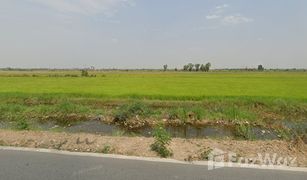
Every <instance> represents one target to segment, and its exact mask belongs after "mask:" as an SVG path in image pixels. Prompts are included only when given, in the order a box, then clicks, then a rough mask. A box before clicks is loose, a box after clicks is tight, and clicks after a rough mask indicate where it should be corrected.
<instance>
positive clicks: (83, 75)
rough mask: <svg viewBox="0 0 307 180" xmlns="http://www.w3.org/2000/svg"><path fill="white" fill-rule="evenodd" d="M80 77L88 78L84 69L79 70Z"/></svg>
mask: <svg viewBox="0 0 307 180" xmlns="http://www.w3.org/2000/svg"><path fill="white" fill-rule="evenodd" d="M81 76H82V77H88V76H89V75H88V72H87V70H85V69H83V70H81Z"/></svg>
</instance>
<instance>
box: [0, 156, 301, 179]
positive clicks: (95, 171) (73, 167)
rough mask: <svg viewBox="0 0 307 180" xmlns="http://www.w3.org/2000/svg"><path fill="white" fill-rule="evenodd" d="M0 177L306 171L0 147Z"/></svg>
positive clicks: (239, 175) (264, 175)
mask: <svg viewBox="0 0 307 180" xmlns="http://www.w3.org/2000/svg"><path fill="white" fill-rule="evenodd" d="M0 179H1V180H15V179H16V180H19V179H20V180H49V179H50V180H51V179H52V180H57V179H63V180H79V179H82V180H83V179H84V180H85V179H86V180H91V179H97V180H98V179H99V180H101V179H106V180H113V179H124V180H129V179H131V180H138V179H148V180H160V179H189V180H190V179H214V180H215V179H216V180H218V179H221V180H224V179H233V180H238V179H248V180H261V179H270V180H278V179H281V180H283V179H284V180H289V179H291V180H296V179H304V180H306V179H307V173H306V172H295V171H280V170H261V169H247V168H220V169H216V170H210V171H208V170H207V167H206V166H198V165H190V164H176V163H166V162H150V161H139V160H125V159H114V158H106V157H84V156H76V155H63V154H53V153H43V152H26V151H14V150H0Z"/></svg>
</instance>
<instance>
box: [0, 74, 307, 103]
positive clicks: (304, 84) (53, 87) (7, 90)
mask: <svg viewBox="0 0 307 180" xmlns="http://www.w3.org/2000/svg"><path fill="white" fill-rule="evenodd" d="M22 73H23V74H27V73H25V72H22ZM32 73H33V72H32ZM52 73H54V72H52ZM60 73H62V74H64V73H66V74H67V73H77V72H60ZM34 74H35V72H34ZM36 74H37V76H38V77H32V76H30V77H7V75H9V74H8V73H7V72H0V93H1V95H5V94H15V93H17V94H25V95H27V94H31V95H38V94H50V95H56V94H62V95H66V96H82V97H105V98H139V99H143V98H147V99H160V100H165V99H168V100H202V99H206V98H212V97H213V98H214V97H239V98H240V97H241V98H244V97H257V98H286V99H298V100H306V99H307V93H306V92H307V73H304V72H301V73H297V72H289V73H287V72H275V73H274V72H263V73H261V72H259V73H258V72H253V73H250V72H242V73H229V72H228V73H182V72H179V73H175V72H171V73H169V72H138V73H135V72H134V73H118V72H107V73H101V72H100V73H96V74H97V77H48V76H47V75H48V74H47V73H46V72H40V73H36ZM11 75H16V73H11ZM19 75H20V74H19ZM21 75H22V74H21Z"/></svg>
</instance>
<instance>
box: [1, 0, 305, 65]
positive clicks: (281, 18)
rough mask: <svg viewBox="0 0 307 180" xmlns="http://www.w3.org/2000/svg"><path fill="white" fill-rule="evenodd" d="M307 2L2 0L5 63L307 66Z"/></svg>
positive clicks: (2, 45)
mask: <svg viewBox="0 0 307 180" xmlns="http://www.w3.org/2000/svg"><path fill="white" fill-rule="evenodd" d="M306 49H307V1H306V0H1V1H0V54H1V57H0V67H27V68H29V67H34V68H39V67H47V68H74V67H79V68H80V67H81V68H82V67H88V66H95V67H97V68H113V67H114V68H161V67H162V65H163V64H168V65H169V67H170V68H175V67H178V68H181V67H182V66H183V65H184V64H186V63H189V62H192V63H206V62H208V61H210V62H211V64H212V66H213V68H244V67H256V66H257V65H258V64H263V65H264V66H265V67H268V68H307V50H306Z"/></svg>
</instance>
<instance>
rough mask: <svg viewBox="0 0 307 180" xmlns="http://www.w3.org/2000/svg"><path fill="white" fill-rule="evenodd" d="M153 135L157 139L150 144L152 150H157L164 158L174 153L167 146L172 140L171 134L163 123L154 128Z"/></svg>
mask: <svg viewBox="0 0 307 180" xmlns="http://www.w3.org/2000/svg"><path fill="white" fill-rule="evenodd" d="M153 137H154V138H155V141H154V143H153V144H151V146H150V147H151V150H152V151H155V152H157V153H158V155H159V156H160V157H163V158H166V157H169V156H172V155H173V153H172V151H171V150H169V149H168V148H167V147H166V146H167V145H169V143H170V141H171V136H170V134H169V133H168V132H167V131H166V130H165V129H164V128H163V126H162V125H161V124H160V125H158V126H157V127H156V128H155V129H154V132H153Z"/></svg>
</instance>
